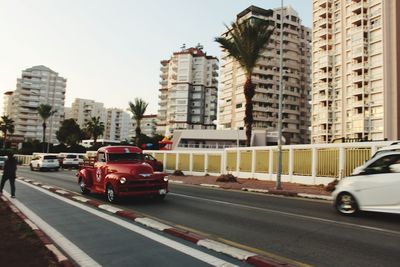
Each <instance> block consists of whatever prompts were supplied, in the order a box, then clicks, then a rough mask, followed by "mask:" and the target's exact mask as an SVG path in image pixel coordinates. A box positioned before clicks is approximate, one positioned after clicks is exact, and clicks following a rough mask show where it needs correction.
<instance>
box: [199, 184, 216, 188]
mask: <svg viewBox="0 0 400 267" xmlns="http://www.w3.org/2000/svg"><path fill="white" fill-rule="evenodd" d="M200 185H201V186H206V187H214V188H220V186H219V185H215V184H200Z"/></svg>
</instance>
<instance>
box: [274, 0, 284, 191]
mask: <svg viewBox="0 0 400 267" xmlns="http://www.w3.org/2000/svg"><path fill="white" fill-rule="evenodd" d="M283 15H284V12H283V0H281V32H280V45H279V46H280V47H279V50H280V57H279V111H278V168H277V169H278V170H277V173H276V189H277V190H281V189H282V183H281V176H282V100H283Z"/></svg>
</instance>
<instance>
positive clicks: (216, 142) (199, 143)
mask: <svg viewBox="0 0 400 267" xmlns="http://www.w3.org/2000/svg"><path fill="white" fill-rule="evenodd" d="M277 140H278V133H277V132H267V131H266V130H265V129H264V130H254V131H253V132H252V136H251V142H250V143H251V146H267V145H276V144H277ZM171 141H172V150H185V149H189V150H192V149H224V148H229V147H242V146H246V132H245V130H176V131H175V132H174V136H173V138H172V140H171ZM284 142H285V140H283V143H284Z"/></svg>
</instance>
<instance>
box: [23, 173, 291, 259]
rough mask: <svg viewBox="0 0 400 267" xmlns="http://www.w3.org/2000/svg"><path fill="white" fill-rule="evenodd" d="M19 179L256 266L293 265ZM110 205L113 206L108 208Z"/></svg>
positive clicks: (69, 192)
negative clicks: (105, 207)
mask: <svg viewBox="0 0 400 267" xmlns="http://www.w3.org/2000/svg"><path fill="white" fill-rule="evenodd" d="M18 179H20V180H23V181H24V182H28V183H29V184H33V185H35V186H37V187H40V188H43V189H46V190H48V191H50V192H53V193H55V194H57V195H59V196H63V197H65V198H68V199H70V200H73V201H76V202H81V203H85V204H87V205H88V206H92V207H94V208H97V209H101V210H102V211H106V212H109V213H112V214H115V215H117V216H118V217H121V218H125V219H127V220H130V221H133V222H136V223H139V224H141V225H143V226H145V227H149V228H152V229H154V230H158V231H160V232H163V233H166V234H169V235H172V236H175V237H178V238H182V239H183V240H186V241H189V242H192V243H194V244H196V245H198V246H202V247H205V248H207V249H210V250H213V251H217V252H219V253H221V254H224V255H226V256H229V257H232V258H235V259H239V260H242V261H243V262H246V263H248V264H250V265H253V266H256V267H278V266H293V265H291V264H289V263H283V262H278V261H277V260H276V259H273V258H267V257H265V256H262V255H257V254H255V253H253V252H250V251H246V250H243V249H239V248H237V247H234V246H231V245H227V244H225V243H221V242H218V241H214V240H210V239H208V238H207V237H203V236H201V235H199V234H196V233H192V232H189V231H186V230H181V229H179V228H175V227H172V226H169V225H166V224H164V223H161V222H158V221H156V220H154V219H152V218H148V217H144V216H140V215H136V214H135V213H134V212H132V211H128V210H122V209H120V208H115V207H112V206H110V205H106V204H104V203H101V202H99V201H95V200H91V199H86V198H85V197H82V195H80V194H77V193H75V192H71V191H67V190H63V189H61V188H56V187H52V186H51V188H50V189H48V187H49V186H48V185H44V184H41V183H36V184H35V182H34V181H33V180H31V179H24V178H23V177H19V178H18ZM203 186H210V185H209V184H204V185H203ZM212 187H219V186H216V185H212ZM66 193H67V194H66ZM104 205H105V206H107V209H104V208H103V209H102V207H101V206H103V207H104ZM108 207H112V208H108ZM204 244H212V245H206V246H205V245H204ZM71 266H73V265H64V267H71Z"/></svg>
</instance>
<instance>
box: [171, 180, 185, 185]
mask: <svg viewBox="0 0 400 267" xmlns="http://www.w3.org/2000/svg"><path fill="white" fill-rule="evenodd" d="M169 182H170V183H171V184H183V181H179V180H169Z"/></svg>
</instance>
